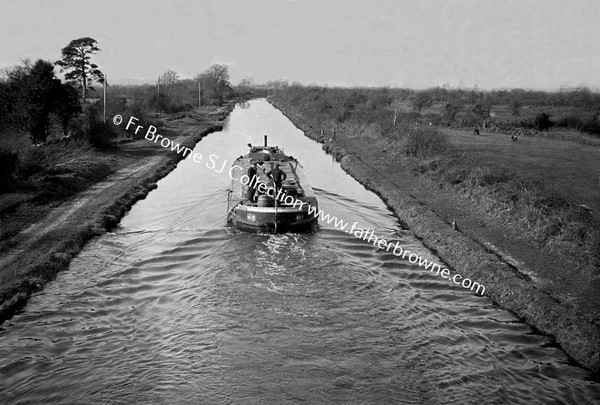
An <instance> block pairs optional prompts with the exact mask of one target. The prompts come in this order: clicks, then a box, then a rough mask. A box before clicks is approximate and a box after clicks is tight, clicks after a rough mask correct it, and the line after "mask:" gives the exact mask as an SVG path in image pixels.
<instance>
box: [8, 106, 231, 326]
mask: <svg viewBox="0 0 600 405" xmlns="http://www.w3.org/2000/svg"><path fill="white" fill-rule="evenodd" d="M233 106H234V103H231V104H229V105H227V106H225V107H222V108H216V107H215V108H204V109H203V110H202V111H193V112H190V113H185V114H183V113H178V114H172V115H171V116H166V117H164V118H163V121H164V122H165V124H166V126H165V127H164V128H161V131H160V133H162V134H164V135H165V136H168V137H169V138H171V139H172V140H174V141H176V142H179V143H181V144H182V145H185V146H187V147H190V148H193V145H195V144H196V143H197V142H198V141H199V140H201V139H202V137H204V136H205V135H206V134H208V133H210V132H214V131H216V130H220V129H221V128H222V120H223V119H225V117H226V116H227V115H228V114H229V112H230V111H231V110H232V109H233ZM114 158H115V165H116V166H117V167H118V169H117V170H116V171H115V172H114V173H112V174H111V175H110V176H108V177H107V178H106V179H104V180H102V181H100V182H97V183H95V184H93V185H91V186H90V187H88V188H87V189H85V190H83V191H82V192H80V193H77V194H76V195H75V196H73V197H71V198H69V199H68V200H66V201H64V202H62V203H60V204H56V203H53V204H50V205H49V206H48V207H47V208H44V209H42V210H41V212H43V213H44V214H40V218H38V219H36V220H34V221H33V222H31V219H29V218H23V219H22V221H23V223H24V224H28V225H25V226H24V227H23V229H22V230H21V232H19V233H18V234H16V235H14V236H13V237H11V238H9V239H8V240H5V241H3V242H2V250H3V252H2V256H1V257H0V323H1V322H2V321H4V320H5V319H8V318H10V317H11V316H12V315H13V314H14V313H15V312H16V311H18V310H19V309H20V308H22V307H23V306H24V305H25V303H26V302H27V299H28V298H29V296H30V295H31V293H32V292H34V291H37V290H39V289H41V288H43V286H44V284H45V283H46V282H47V281H49V280H51V279H52V278H53V277H54V276H55V275H56V273H57V272H58V271H60V270H61V269H63V268H65V267H66V266H67V265H68V263H69V261H70V260H71V258H72V257H73V256H74V255H75V254H77V252H79V250H80V249H81V248H82V247H83V246H84V244H85V243H86V241H88V240H89V239H91V238H92V237H94V236H97V235H100V234H101V233H103V232H104V231H105V230H107V229H110V228H111V227H112V226H114V225H116V224H117V223H118V221H119V220H120V218H121V217H122V216H123V215H124V214H125V212H127V210H129V209H130V208H131V206H132V205H133V204H134V203H135V202H136V201H138V200H139V199H142V198H144V197H145V196H146V195H147V194H148V192H150V190H152V189H153V188H155V187H156V181H158V180H159V179H160V178H162V177H164V176H166V175H167V174H168V173H169V172H170V171H171V170H173V168H175V166H176V165H177V162H178V161H179V160H181V159H182V156H181V155H178V154H176V153H175V152H171V151H170V150H167V149H165V148H162V147H161V146H159V145H156V144H153V143H151V142H150V141H147V140H145V139H140V140H137V141H135V142H131V143H128V144H125V145H123V146H121V148H120V150H119V151H118V152H116V153H115V156H114Z"/></svg>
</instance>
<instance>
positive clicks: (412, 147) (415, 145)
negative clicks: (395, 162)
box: [400, 126, 449, 157]
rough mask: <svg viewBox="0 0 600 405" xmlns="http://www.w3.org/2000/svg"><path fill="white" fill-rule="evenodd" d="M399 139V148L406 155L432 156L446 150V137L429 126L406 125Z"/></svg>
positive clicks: (447, 143)
mask: <svg viewBox="0 0 600 405" xmlns="http://www.w3.org/2000/svg"><path fill="white" fill-rule="evenodd" d="M405 128H406V129H407V131H405V132H404V134H403V135H402V139H401V141H400V148H401V150H402V151H403V152H404V153H405V154H406V155H408V156H419V157H423V156H434V155H438V154H441V153H444V152H446V151H447V150H448V146H449V142H448V137H447V136H446V135H445V134H443V133H441V132H439V131H438V130H436V129H434V128H430V127H413V126H406V127H405Z"/></svg>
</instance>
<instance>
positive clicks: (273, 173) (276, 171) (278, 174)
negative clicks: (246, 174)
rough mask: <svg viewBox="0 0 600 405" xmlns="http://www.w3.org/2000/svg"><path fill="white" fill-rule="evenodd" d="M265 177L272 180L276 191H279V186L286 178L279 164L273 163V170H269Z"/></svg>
mask: <svg viewBox="0 0 600 405" xmlns="http://www.w3.org/2000/svg"><path fill="white" fill-rule="evenodd" d="M266 175H267V177H268V178H270V179H273V182H274V183H275V188H276V189H278V190H279V189H281V184H282V183H283V181H284V180H285V179H286V178H287V175H286V174H285V172H284V171H283V170H281V169H280V168H279V163H275V167H273V170H269V171H268V172H267V173H266Z"/></svg>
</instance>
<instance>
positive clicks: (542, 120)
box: [533, 113, 554, 131]
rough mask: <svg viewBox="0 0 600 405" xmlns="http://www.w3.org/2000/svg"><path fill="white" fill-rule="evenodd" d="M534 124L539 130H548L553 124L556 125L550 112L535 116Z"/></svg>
mask: <svg viewBox="0 0 600 405" xmlns="http://www.w3.org/2000/svg"><path fill="white" fill-rule="evenodd" d="M533 126H534V128H535V129H537V130H539V131H546V130H547V129H550V128H551V127H552V126H554V122H552V120H551V119H550V116H549V115H548V114H546V113H539V114H538V115H536V117H535V121H534V123H533Z"/></svg>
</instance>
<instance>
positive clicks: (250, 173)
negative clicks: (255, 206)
mask: <svg viewBox="0 0 600 405" xmlns="http://www.w3.org/2000/svg"><path fill="white" fill-rule="evenodd" d="M253 177H258V172H257V171H256V162H254V163H252V165H251V166H250V167H249V168H248V178H249V179H250V182H249V184H256V183H255V182H253V181H252V178H253ZM255 192H256V188H254V187H248V200H249V201H250V202H254V193H255Z"/></svg>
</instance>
